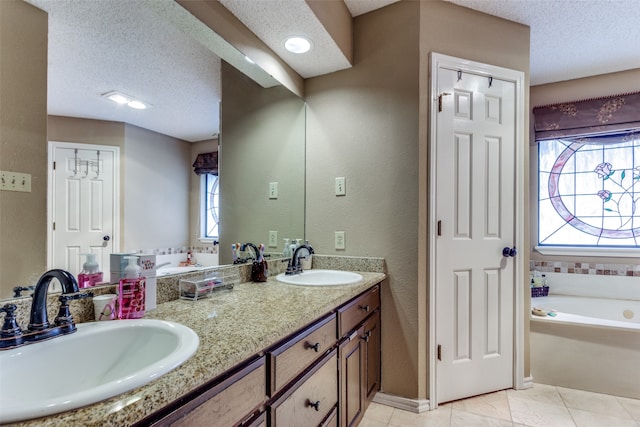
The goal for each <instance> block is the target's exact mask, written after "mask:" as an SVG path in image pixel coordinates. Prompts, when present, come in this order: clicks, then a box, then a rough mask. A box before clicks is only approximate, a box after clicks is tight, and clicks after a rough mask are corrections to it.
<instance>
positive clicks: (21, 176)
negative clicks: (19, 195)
mask: <svg viewBox="0 0 640 427" xmlns="http://www.w3.org/2000/svg"><path fill="white" fill-rule="evenodd" d="M0 190H4V191H21V192H25V193H30V192H31V174H30V173H20V172H9V171H0Z"/></svg>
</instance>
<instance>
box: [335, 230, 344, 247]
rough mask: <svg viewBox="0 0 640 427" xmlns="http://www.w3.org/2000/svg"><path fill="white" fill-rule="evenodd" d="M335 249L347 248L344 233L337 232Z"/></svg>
mask: <svg viewBox="0 0 640 427" xmlns="http://www.w3.org/2000/svg"><path fill="white" fill-rule="evenodd" d="M335 247H336V249H344V248H345V241H344V231H336V234H335Z"/></svg>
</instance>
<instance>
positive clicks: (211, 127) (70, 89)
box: [0, 0, 640, 141]
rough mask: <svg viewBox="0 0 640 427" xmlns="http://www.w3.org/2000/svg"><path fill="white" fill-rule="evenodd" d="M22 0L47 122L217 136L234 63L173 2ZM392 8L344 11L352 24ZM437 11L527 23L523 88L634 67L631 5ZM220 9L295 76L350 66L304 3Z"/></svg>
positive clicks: (639, 49) (518, 3)
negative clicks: (296, 47)
mask: <svg viewBox="0 0 640 427" xmlns="http://www.w3.org/2000/svg"><path fill="white" fill-rule="evenodd" d="M0 1H3V0H0ZM27 1H28V2H29V3H32V4H34V5H35V6H37V7H39V8H41V9H43V10H45V11H47V12H48V13H49V99H48V102H49V113H50V114H54V115H65V116H72V117H86V118H96V119H103V120H113V121H122V122H126V123H131V124H134V125H137V126H140V127H144V128H147V129H151V130H154V131H157V132H160V133H163V134H166V135H171V136H174V137H177V138H181V139H184V140H187V141H198V140H203V139H209V138H211V136H212V135H213V134H217V133H218V132H219V123H218V119H219V111H218V109H219V101H220V83H219V80H220V76H219V69H220V59H219V57H220V56H221V57H223V58H224V59H225V60H227V61H229V62H231V63H234V64H239V62H240V61H241V60H242V62H244V60H243V59H242V55H241V54H240V53H239V52H237V51H236V50H235V49H233V48H232V47H230V46H228V45H226V43H225V42H224V41H223V40H221V38H220V37H219V36H217V35H216V34H214V33H213V32H212V31H210V30H209V29H208V28H206V27H205V26H204V24H202V23H201V22H200V21H197V20H196V19H195V18H193V16H191V15H190V14H189V13H188V12H186V11H185V10H184V9H183V8H181V7H180V6H179V5H178V4H177V3H175V1H174V0H27ZM395 1H396V0H345V3H346V5H347V7H348V9H349V11H350V12H351V14H352V16H358V15H361V14H363V13H367V12H370V11H371V10H374V9H377V8H379V7H383V6H386V5H388V4H390V3H394V2H395ZM408 1H413V0H408ZM422 1H435V0H422ZM447 1H451V2H453V3H456V4H458V5H461V6H465V7H469V8H473V9H477V10H480V11H483V12H486V13H489V14H492V15H496V16H500V17H503V18H505V19H509V20H512V21H516V22H520V23H523V24H526V25H529V26H530V27H531V84H532V85H535V84H541V83H548V82H554V81H560V80H568V79H573V78H578V77H584V76H590V75H597V74H604V73H610V72H614V71H621V70H626V69H633V68H640V25H639V24H638V22H640V0H562V1H559V0H447ZM221 2H222V4H223V5H225V6H226V7H227V8H228V9H230V11H231V12H232V13H233V14H235V15H236V16H237V17H239V19H240V20H241V21H243V22H244V23H245V24H246V25H247V26H248V27H249V28H250V29H251V30H252V31H253V32H254V33H255V34H256V35H257V36H258V37H259V38H261V39H262V40H263V41H264V42H265V44H267V45H268V46H269V47H270V48H271V49H272V50H273V51H274V52H277V53H278V54H280V55H281V56H282V58H283V59H284V60H285V61H286V62H287V63H289V65H290V66H291V67H292V68H293V69H294V70H296V71H297V72H298V73H299V74H300V75H301V76H303V77H305V78H307V77H312V76H317V75H322V74H327V73H330V72H333V71H336V70H340V69H344V68H348V67H349V66H350V65H349V64H348V62H347V60H346V59H345V57H344V55H343V54H342V52H341V51H340V49H339V48H338V47H337V46H336V44H335V43H334V42H333V40H332V39H331V38H330V37H329V35H328V34H327V33H326V31H325V30H324V28H323V27H322V25H321V24H320V22H319V21H318V20H317V18H316V17H315V15H314V14H313V12H312V11H311V10H310V9H309V7H308V6H307V4H306V3H305V1H304V0H221ZM293 34H303V35H308V36H309V37H310V38H311V39H312V40H313V44H314V48H313V50H312V51H311V52H310V53H309V54H307V55H301V56H295V55H293V54H290V53H288V52H286V51H284V49H283V46H282V45H283V41H284V39H285V37H286V36H288V35H293ZM212 52H216V55H214V54H213V53H212ZM238 58H240V59H238ZM238 66H239V65H238ZM261 78H262V77H258V76H254V79H256V80H259V79H261ZM111 90H120V91H122V92H125V93H127V94H129V95H132V96H135V97H138V98H140V99H141V100H143V101H146V102H148V103H150V104H152V107H151V108H150V109H149V110H145V111H136V110H131V109H128V108H123V107H118V106H115V105H113V104H112V103H110V102H108V101H106V100H105V99H104V98H102V97H101V96H100V95H101V94H102V93H104V92H108V91H111Z"/></svg>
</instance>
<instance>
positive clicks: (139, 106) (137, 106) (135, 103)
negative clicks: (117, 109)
mask: <svg viewBox="0 0 640 427" xmlns="http://www.w3.org/2000/svg"><path fill="white" fill-rule="evenodd" d="M127 105H128V106H129V107H131V108H135V109H136V110H144V109H145V108H147V105H146V104H145V103H144V102H140V101H136V100H133V101H129V102H128V103H127Z"/></svg>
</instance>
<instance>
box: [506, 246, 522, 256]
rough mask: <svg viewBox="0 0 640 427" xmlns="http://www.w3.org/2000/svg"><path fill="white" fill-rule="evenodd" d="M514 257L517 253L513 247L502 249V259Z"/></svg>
mask: <svg viewBox="0 0 640 427" xmlns="http://www.w3.org/2000/svg"><path fill="white" fill-rule="evenodd" d="M516 255H518V251H517V250H516V247H515V246H514V247H512V248H509V247H506V248H504V249H502V256H503V257H506V258H509V257H514V256H516Z"/></svg>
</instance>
